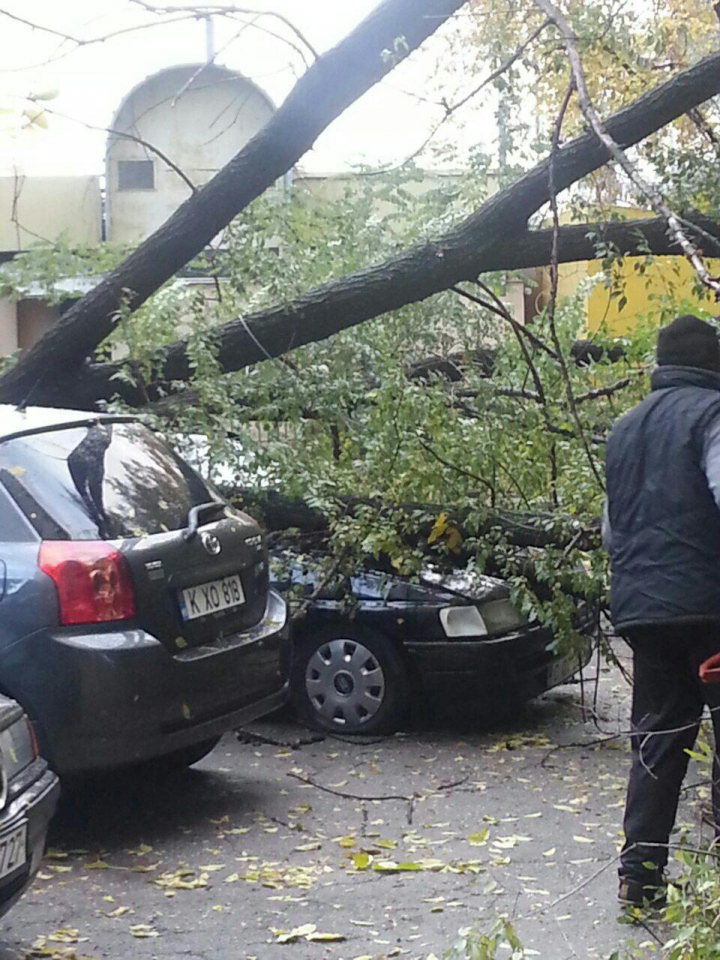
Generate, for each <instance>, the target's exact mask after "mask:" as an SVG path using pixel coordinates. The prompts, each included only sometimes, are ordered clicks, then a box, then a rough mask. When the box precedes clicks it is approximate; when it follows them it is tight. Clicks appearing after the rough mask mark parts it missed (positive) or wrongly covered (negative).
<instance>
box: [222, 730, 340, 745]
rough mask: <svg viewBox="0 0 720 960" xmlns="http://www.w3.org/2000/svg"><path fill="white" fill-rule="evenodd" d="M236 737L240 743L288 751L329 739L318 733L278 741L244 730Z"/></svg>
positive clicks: (236, 733) (237, 732)
mask: <svg viewBox="0 0 720 960" xmlns="http://www.w3.org/2000/svg"><path fill="white" fill-rule="evenodd" d="M235 735H236V736H237V738H238V740H239V741H240V743H247V744H250V745H253V744H254V745H256V746H266V747H285V748H287V749H288V750H299V749H300V748H301V747H309V746H312V745H313V744H315V743H323V742H324V741H325V740H326V739H327V738H326V737H325V735H324V734H322V733H316V734H311V735H310V736H308V737H295V738H294V739H293V740H276V739H275V738H274V737H266V736H265V735H264V734H262V733H255V732H254V731H253V730H243V729H242V728H240V729H238V730H236V731H235Z"/></svg>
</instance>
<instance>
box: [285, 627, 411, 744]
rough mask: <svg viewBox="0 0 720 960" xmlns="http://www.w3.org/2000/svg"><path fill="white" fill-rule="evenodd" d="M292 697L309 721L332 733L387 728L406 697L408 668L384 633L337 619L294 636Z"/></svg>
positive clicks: (393, 723) (394, 721) (392, 725)
mask: <svg viewBox="0 0 720 960" xmlns="http://www.w3.org/2000/svg"><path fill="white" fill-rule="evenodd" d="M292 687H293V700H294V703H295V707H296V709H297V711H298V713H299V714H300V715H301V717H303V718H304V719H305V720H307V721H308V722H309V723H310V724H311V725H313V726H315V727H318V728H319V729H321V730H329V731H331V732H332V733H347V734H356V733H366V734H373V733H387V732H391V731H392V730H394V729H396V728H397V725H398V723H399V721H400V718H401V717H402V715H403V712H404V709H405V704H406V701H407V672H406V670H405V665H404V663H403V661H402V658H401V657H400V654H399V652H398V650H397V647H396V646H395V644H394V643H393V641H392V640H390V639H388V637H386V636H384V635H383V634H381V633H377V632H373V631H370V630H366V629H364V628H362V627H359V626H356V625H355V624H353V623H352V622H351V621H338V622H337V624H332V625H330V626H327V627H323V628H319V629H313V628H305V629H304V630H303V631H302V632H301V633H300V634H299V635H298V636H297V639H296V646H295V655H294V662H293V678H292Z"/></svg>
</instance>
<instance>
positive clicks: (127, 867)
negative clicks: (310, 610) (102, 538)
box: [0, 672, 693, 960]
mask: <svg viewBox="0 0 720 960" xmlns="http://www.w3.org/2000/svg"><path fill="white" fill-rule="evenodd" d="M591 694H592V684H591V683H589V684H588V685H587V689H586V696H590V695H591ZM599 712H600V714H601V715H602V717H603V718H604V720H603V723H602V726H603V728H604V729H605V730H616V729H624V728H625V726H626V722H627V721H626V715H627V687H626V686H625V684H624V682H623V681H622V680H621V678H620V677H619V675H618V674H616V673H614V672H603V673H602V680H601V682H600V685H599ZM252 731H253V733H254V734H256V735H257V737H255V736H251V737H246V738H245V742H238V741H237V740H236V739H235V738H233V737H227V738H226V739H225V740H224V741H223V742H222V743H221V744H220V746H219V747H218V748H217V749H216V750H215V751H214V752H213V753H212V754H211V755H210V756H209V757H208V758H207V759H206V760H204V761H203V762H202V763H201V764H199V765H198V766H196V767H195V768H194V769H192V770H190V771H187V772H184V773H182V774H179V775H177V776H174V777H165V778H156V779H150V778H148V777H147V776H143V777H140V776H134V777H130V776H124V777H118V778H114V779H112V780H109V781H105V782H96V783H94V784H90V785H87V786H85V787H84V788H83V789H82V790H79V791H76V792H75V793H73V794H70V795H67V796H66V797H65V799H64V802H63V804H62V807H61V810H60V814H59V816H58V818H57V821H56V823H55V827H54V830H53V835H52V837H51V848H50V850H49V853H48V857H47V859H46V861H45V863H44V865H43V868H42V871H41V873H40V876H39V877H38V879H37V880H36V882H35V884H34V886H33V887H32V889H31V890H30V892H29V893H28V894H27V895H26V897H25V898H24V899H23V900H22V901H21V902H20V903H19V904H18V905H17V906H16V907H15V908H14V909H13V910H12V911H11V912H10V913H9V914H8V915H7V916H6V918H5V920H4V922H3V927H2V931H1V932H0V960H10V958H17V957H18V956H20V957H24V956H26V955H29V956H46V957H52V956H57V957H61V958H68V960H70V958H75V957H78V958H79V957H93V958H100V957H107V958H112V960H125V958H127V960H130V958H133V960H143V958H152V957H158V958H176V957H178V958H187V960H246V958H253V957H255V958H258V960H276V958H283V957H288V958H290V960H305V958H318V960H325V958H333V960H356V958H363V960H380V958H388V957H402V958H407V960H420V958H422V960H426V958H428V957H429V956H431V955H432V954H433V953H434V954H436V955H437V956H438V957H439V956H441V954H442V952H443V950H444V949H445V948H447V947H448V946H449V945H450V944H451V942H452V940H453V937H454V935H455V934H456V932H457V931H458V929H459V928H461V927H465V926H468V925H476V924H477V925H479V926H483V925H487V924H489V923H490V922H491V920H492V918H493V917H494V916H495V915H496V914H497V913H499V912H505V913H508V914H509V915H510V916H511V917H513V918H514V919H515V922H516V926H517V928H518V930H519V932H520V934H521V936H522V938H523V940H524V944H525V946H526V947H529V948H530V950H531V951H537V954H533V953H530V954H529V955H530V956H534V955H537V956H541V957H546V958H553V960H560V958H565V957H568V958H570V957H576V956H577V957H582V958H586V957H603V956H607V954H609V953H610V952H611V950H612V949H615V948H617V947H618V946H620V945H621V944H622V942H623V941H624V940H625V938H626V937H627V936H628V932H629V930H628V927H626V926H621V925H619V924H618V923H617V917H618V911H617V908H616V904H615V893H616V878H615V870H616V864H615V863H614V862H612V861H613V860H614V858H615V857H616V854H617V849H618V842H619V830H620V824H621V816H622V803H623V797H624V787H625V775H626V765H627V744H626V741H624V740H623V741H620V742H616V741H606V742H599V743H597V742H596V743H594V744H593V745H591V746H588V747H579V746H568V747H564V748H561V749H556V750H553V748H554V747H556V746H557V745H558V744H563V743H564V744H569V743H577V742H586V741H591V740H593V741H597V740H599V739H601V738H602V736H603V735H602V733H601V732H599V731H598V729H597V728H596V726H595V725H594V724H593V723H592V722H591V721H590V720H587V719H583V715H582V712H581V710H580V707H579V689H578V687H577V686H569V687H564V688H561V689H560V690H559V691H556V692H554V693H552V694H549V695H547V696H546V697H545V698H542V699H541V700H538V701H535V702H534V703H533V704H532V705H531V706H530V708H529V709H528V710H527V712H526V713H525V714H524V715H523V716H520V717H518V718H517V719H516V720H515V721H514V722H511V723H507V722H506V723H504V724H503V725H502V726H496V727H494V728H487V727H485V728H484V729H482V728H480V727H479V726H478V725H477V723H472V722H471V721H467V722H465V723H464V724H462V723H460V724H457V723H456V724H454V725H453V727H452V728H451V729H448V727H447V726H445V727H440V726H438V725H436V726H433V727H429V726H424V727H421V728H420V729H414V730H412V731H409V732H407V733H405V734H403V735H398V736H395V737H391V738H388V739H385V740H381V741H378V740H374V741H370V742H369V743H363V742H362V741H360V742H348V741H346V740H342V739H335V738H326V739H324V740H320V741H317V740H316V738H313V737H312V736H310V735H308V731H306V730H304V729H302V728H300V727H298V726H297V725H296V724H294V723H293V722H291V721H287V720H285V721H282V722H280V721H271V722H263V723H258V724H255V725H253V727H252ZM266 740H272V741H276V743H271V742H264V741H266ZM298 740H300V741H311V742H306V743H301V744H300V745H298V743H297V741H298ZM313 740H316V742H312V741H313ZM277 743H292V744H293V746H294V747H295V749H293V748H292V747H287V746H279V745H277ZM289 774H294V776H289ZM305 780H310V781H312V782H313V784H321V785H322V786H324V787H327V788H329V790H331V791H334V792H333V793H331V792H326V791H324V790H321V789H319V788H318V787H317V786H315V785H310V784H308V783H306V782H304V781H305ZM337 794H348V795H355V796H363V797H367V796H373V797H376V796H384V797H396V796H397V797H409V798H411V799H384V800H376V801H368V802H361V801H359V800H357V799H353V798H351V797H343V796H338V795H337ZM692 815H693V814H692V811H691V810H688V811H686V814H685V816H686V818H687V817H691V816H692ZM603 868H605V869H603ZM594 875H595V878H594V879H591V880H590V881H589V882H587V883H586V881H587V880H588V878H591V877H593V876H594ZM562 897H566V898H565V899H562V900H560V898H562ZM556 901H559V902H556ZM643 936H646V934H644V933H641V937H640V939H642V937H643ZM33 945H34V948H33ZM33 949H34V951H35V952H30V951H31V950H33Z"/></svg>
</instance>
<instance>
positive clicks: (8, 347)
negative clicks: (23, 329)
mask: <svg viewBox="0 0 720 960" xmlns="http://www.w3.org/2000/svg"><path fill="white" fill-rule="evenodd" d="M17 348H18V342H17V304H16V303H13V301H12V300H4V299H2V298H1V297H0V357H9V356H10V354H12V353H15V351H16V350H17Z"/></svg>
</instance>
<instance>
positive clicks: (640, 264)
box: [543, 209, 720, 337]
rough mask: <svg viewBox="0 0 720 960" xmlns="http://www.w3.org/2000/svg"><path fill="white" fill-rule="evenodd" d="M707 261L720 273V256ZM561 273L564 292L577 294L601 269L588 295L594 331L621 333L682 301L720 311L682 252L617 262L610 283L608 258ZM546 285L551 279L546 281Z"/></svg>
mask: <svg viewBox="0 0 720 960" xmlns="http://www.w3.org/2000/svg"><path fill="white" fill-rule="evenodd" d="M618 212H621V213H622V215H623V216H624V217H625V218H627V219H633V220H635V219H640V218H642V217H649V216H652V213H649V212H648V211H645V210H634V209H623V210H622V211H618ZM705 262H706V265H707V268H708V271H709V272H710V273H711V274H712V275H713V276H719V275H720V260H712V259H708V260H706V261H705ZM558 273H559V276H558V296H559V297H571V296H574V295H575V294H576V293H577V290H578V287H579V286H580V284H581V283H582V281H583V280H586V279H587V278H588V277H597V276H598V275H600V279H599V280H598V282H597V283H596V284H595V286H594V287H593V289H592V292H591V293H590V295H589V296H588V297H587V299H586V329H587V333H589V334H591V333H596V332H597V331H600V330H602V331H603V332H606V333H607V334H608V335H610V336H616V337H621V336H623V335H624V334H626V333H628V331H630V330H632V329H633V327H634V326H635V325H636V324H637V323H639V322H648V321H655V322H658V321H659V319H660V312H661V309H662V307H663V306H664V305H670V304H673V305H677V307H678V308H679V309H681V310H682V311H683V312H695V311H698V312H700V313H701V314H702V313H703V312H705V313H710V314H712V315H714V314H715V313H720V307H718V306H717V305H716V304H715V300H714V298H713V296H712V294H711V293H710V292H709V291H702V292H700V294H699V295H698V289H697V288H698V284H697V274H696V272H695V270H694V269H693V267H692V266H691V264H690V263H689V262H688V261H687V260H686V259H685V257H681V256H674V257H659V256H658V257H653V258H652V261H651V262H650V263H647V264H646V263H645V258H644V257H625V258H624V259H623V261H622V264H620V265H618V264H615V265H614V266H613V268H612V277H611V281H610V284H609V285H608V284H606V283H605V281H604V279H603V277H602V275H603V266H602V263H601V262H600V261H597V260H595V261H583V262H580V263H564V264H561V265H560V268H559V271H558ZM546 285H547V281H546V282H545V283H543V287H545V286H546ZM613 294H615V295H613ZM623 297H624V298H625V300H626V302H624V303H623V300H622V298H623Z"/></svg>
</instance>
